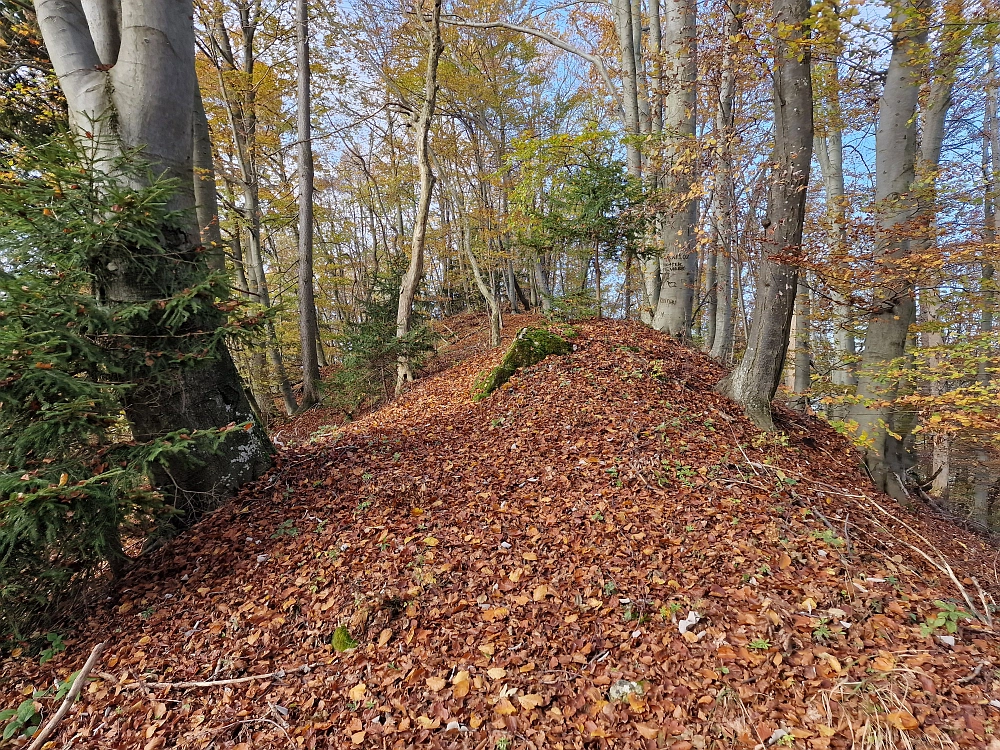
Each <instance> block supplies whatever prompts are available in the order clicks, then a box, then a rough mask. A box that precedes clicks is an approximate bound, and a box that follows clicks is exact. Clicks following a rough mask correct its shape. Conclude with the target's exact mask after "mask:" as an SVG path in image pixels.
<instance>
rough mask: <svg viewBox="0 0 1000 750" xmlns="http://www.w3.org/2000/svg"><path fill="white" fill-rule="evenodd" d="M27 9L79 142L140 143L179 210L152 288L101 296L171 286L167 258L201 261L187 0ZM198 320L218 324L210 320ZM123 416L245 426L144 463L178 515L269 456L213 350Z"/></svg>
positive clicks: (124, 288)
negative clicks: (215, 441) (210, 446)
mask: <svg viewBox="0 0 1000 750" xmlns="http://www.w3.org/2000/svg"><path fill="white" fill-rule="evenodd" d="M35 11H36V14H37V18H38V23H39V26H40V28H41V31H42V36H43V38H44V40H45V45H46V49H47V50H48V52H49V55H50V57H51V60H52V64H53V67H54V68H55V71H56V75H57V76H58V77H59V82H60V85H61V87H62V90H63V93H64V95H65V97H66V102H67V105H68V109H69V115H70V122H71V124H72V126H73V129H74V131H75V132H76V133H77V134H78V135H79V136H80V137H81V141H83V142H84V143H85V144H87V143H89V144H91V145H92V146H94V147H96V148H97V149H99V150H100V152H101V153H103V154H106V155H108V156H114V155H116V154H121V153H122V152H123V151H124V150H132V149H141V152H142V156H143V157H144V158H145V159H146V160H147V161H148V162H149V163H150V165H151V167H152V168H153V169H154V171H156V172H157V173H159V174H161V175H163V176H166V177H171V178H175V179H177V180H178V184H179V188H178V190H177V191H176V192H175V194H174V195H173V197H172V199H171V205H170V208H172V209H176V210H178V211H183V212H185V215H186V216H188V217H189V219H188V221H187V223H186V224H184V225H183V226H182V227H181V228H180V230H179V231H177V232H165V235H166V236H168V237H169V238H170V241H171V242H172V243H173V244H174V247H173V248H171V249H172V250H174V251H175V252H174V254H172V257H171V259H169V260H163V261H161V263H162V264H163V266H164V267H162V268H155V269H153V270H152V275H153V276H154V277H155V278H157V279H158V281H160V282H161V283H159V284H156V285H152V284H150V283H149V282H148V280H147V279H144V278H140V277H139V275H138V274H137V273H134V272H129V271H127V270H126V271H124V272H123V273H121V274H120V275H119V277H118V278H117V279H115V281H114V282H113V283H112V284H110V285H109V287H108V288H107V289H104V290H102V296H103V297H104V298H105V299H107V300H108V301H109V302H111V303H115V302H135V301H142V300H153V299H161V298H162V296H163V295H164V294H166V295H170V294H174V293H176V292H179V291H180V289H176V288H173V287H172V286H171V284H170V280H171V279H172V278H173V276H174V275H173V274H172V272H171V268H170V265H171V264H173V263H178V262H182V263H198V262H205V256H204V254H203V253H199V252H198V251H197V246H198V245H199V243H200V232H199V227H198V222H197V216H196V210H195V208H196V203H195V198H194V196H195V174H194V168H193V154H194V140H193V132H194V127H195V125H196V123H195V122H194V115H195V111H194V106H195V96H196V86H197V82H196V80H195V72H194V26H193V21H192V17H193V8H192V5H191V2H190V0H141V1H139V0H125V1H124V2H123V3H122V4H121V5H120V6H119V5H118V4H117V3H115V2H114V1H113V0H107V1H106V2H103V1H101V0H94V1H93V2H88V3H87V12H86V13H85V12H84V6H83V4H82V3H81V1H80V0H36V2H35ZM88 18H89V20H88ZM112 112H113V113H114V118H111V117H110V116H109V115H110V113H112ZM87 133H90V134H91V135H92V138H87V136H86V134H87ZM154 287H155V288H154ZM206 322H209V323H212V322H214V323H215V324H221V323H222V319H221V318H220V319H219V320H216V321H206ZM125 413H126V416H127V417H128V420H129V423H130V424H131V426H132V432H133V435H134V437H135V438H136V439H137V440H148V439H150V438H152V437H154V436H159V435H163V434H165V433H168V432H171V431H175V430H182V429H183V430H195V429H212V428H218V427H224V426H225V425H227V424H230V423H234V422H235V423H238V424H240V423H248V424H249V429H247V430H231V431H230V432H228V433H227V434H226V436H225V439H224V440H223V441H222V443H221V444H220V445H219V446H217V447H216V448H215V449H214V450H211V451H209V450H198V449H195V450H194V451H193V453H194V455H193V456H190V457H188V458H185V459H179V458H178V459H170V460H169V461H168V463H167V465H166V466H165V467H163V468H162V469H154V472H153V473H154V477H153V478H154V481H155V482H156V483H157V485H158V486H159V487H160V489H161V491H162V492H163V493H164V495H165V496H166V498H167V501H168V502H169V503H171V504H173V505H175V506H176V507H178V508H180V509H182V510H185V511H188V512H189V514H188V515H187V516H186V517H185V518H184V522H189V521H191V520H193V519H194V518H195V517H196V516H197V515H198V514H199V513H201V512H203V511H205V510H207V509H210V508H212V507H214V506H215V505H217V504H218V502H219V501H220V500H222V499H224V498H226V497H228V496H230V495H232V494H234V493H235V492H236V490H237V489H238V488H239V487H240V486H241V485H242V484H244V483H246V482H248V481H250V480H252V479H255V478H256V477H258V476H260V475H261V473H263V472H264V471H265V470H266V469H267V468H268V466H270V464H271V445H270V442H269V441H268V438H267V435H266V434H265V433H264V431H263V429H261V427H260V425H259V424H258V422H257V421H256V419H255V418H254V415H253V412H252V410H251V408H250V405H249V403H248V401H247V399H246V396H245V394H244V391H243V387H242V384H241V382H240V378H239V375H238V373H237V371H236V368H235V366H234V365H233V362H232V359H231V358H230V356H229V353H228V352H227V351H226V350H224V349H223V350H222V354H221V356H220V357H219V358H218V359H216V360H214V361H211V362H206V363H204V364H200V365H196V366H191V367H189V368H186V369H183V370H179V371H177V372H175V373H173V374H172V375H171V376H170V377H169V378H168V379H166V380H165V381H160V382H156V383H151V384H147V385H144V386H142V387H140V388H137V389H134V390H132V391H129V392H128V395H127V398H126V402H125Z"/></svg>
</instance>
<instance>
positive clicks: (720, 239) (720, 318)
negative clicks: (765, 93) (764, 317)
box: [709, 2, 742, 365]
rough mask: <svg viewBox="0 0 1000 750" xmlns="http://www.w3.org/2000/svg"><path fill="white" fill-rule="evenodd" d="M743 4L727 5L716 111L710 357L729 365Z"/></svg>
mask: <svg viewBox="0 0 1000 750" xmlns="http://www.w3.org/2000/svg"><path fill="white" fill-rule="evenodd" d="M741 12H742V7H741V5H740V4H739V3H738V2H737V3H733V4H727V5H726V23H725V37H726V41H725V48H724V52H723V59H722V74H721V77H720V81H719V103H718V106H717V107H716V111H715V131H716V138H717V140H718V142H719V146H718V157H717V158H718V162H717V167H716V169H715V180H716V185H715V189H714V190H713V191H712V201H713V216H712V226H713V227H714V229H715V236H716V250H715V298H714V299H715V321H714V327H713V333H714V335H713V336H712V346H711V348H710V349H709V356H711V357H712V358H713V359H715V360H716V361H718V362H722V363H723V364H725V365H728V364H729V362H730V359H731V357H732V351H733V288H732V254H733V252H734V250H735V246H736V245H735V242H734V234H733V228H734V222H733V138H734V134H733V101H734V99H735V97H736V60H735V48H734V47H735V45H734V42H733V41H732V39H733V38H734V37H736V35H737V34H738V33H739V29H740V20H739V17H738V16H739V14H740V13H741Z"/></svg>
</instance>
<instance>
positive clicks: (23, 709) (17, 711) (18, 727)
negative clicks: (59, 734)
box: [0, 672, 80, 742]
mask: <svg viewBox="0 0 1000 750" xmlns="http://www.w3.org/2000/svg"><path fill="white" fill-rule="evenodd" d="M79 674H80V673H79V672H74V673H73V674H71V675H70V676H69V677H68V678H67V679H66V680H64V681H63V682H61V683H60V682H57V683H56V686H55V690H53V689H52V688H49V689H48V690H36V691H34V692H33V693H32V694H31V697H30V698H27V699H25V700H23V701H21V703H20V704H19V705H18V707H17V708H8V709H6V710H4V711H0V722H3V721H6V722H7V726H5V727H4V730H3V735H2V741H3V742H7V741H8V740H10V739H11V738H12V737H16V736H18V735H20V736H22V737H31V736H33V735H34V734H35V732H37V731H38V727H39V725H40V724H41V723H42V714H41V704H40V703H39V702H38V701H39V700H40V699H42V698H49V697H52V698H55V699H56V700H57V701H61V700H62V699H63V698H65V697H66V695H67V694H68V693H69V689H70V688H71V687H72V686H73V683H74V682H75V681H76V677H77V675H79Z"/></svg>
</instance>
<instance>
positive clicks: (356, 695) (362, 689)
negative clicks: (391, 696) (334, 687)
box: [347, 682, 368, 701]
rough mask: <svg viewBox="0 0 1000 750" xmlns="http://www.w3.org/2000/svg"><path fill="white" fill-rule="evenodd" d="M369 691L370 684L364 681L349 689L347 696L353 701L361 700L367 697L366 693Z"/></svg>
mask: <svg viewBox="0 0 1000 750" xmlns="http://www.w3.org/2000/svg"><path fill="white" fill-rule="evenodd" d="M366 692H368V686H367V685H365V683H363V682H359V683H358V684H357V685H355V686H354V687H352V688H351V689H350V690H348V691H347V697H348V698H350V699H351V700H352V701H359V700H361V699H362V698H364V697H365V693H366Z"/></svg>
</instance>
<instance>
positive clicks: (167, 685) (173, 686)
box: [101, 664, 319, 690]
mask: <svg viewBox="0 0 1000 750" xmlns="http://www.w3.org/2000/svg"><path fill="white" fill-rule="evenodd" d="M318 666H319V664H303V665H302V666H301V667H298V668H296V669H288V670H285V669H279V670H278V671H277V672H268V673H267V674H254V675H250V676H248V677H234V678H233V679H231V680H205V681H203V682H144V681H141V680H140V681H139V682H128V683H125V684H124V685H119V686H118V687H120V688H121V689H122V690H141V689H144V688H152V689H154V690H160V689H163V690H186V689H188V688H203V687H217V686H219V685H239V684H240V683H243V682H253V681H254V680H270V679H271V678H273V677H277V678H279V679H280V678H282V677H286V676H288V675H290V674H299V673H304V674H308V673H309V672H310V671H311V670H313V669H315V668H316V667H318ZM101 676H102V677H105V678H113V677H114V675H109V674H106V673H104V672H102V673H101Z"/></svg>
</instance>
